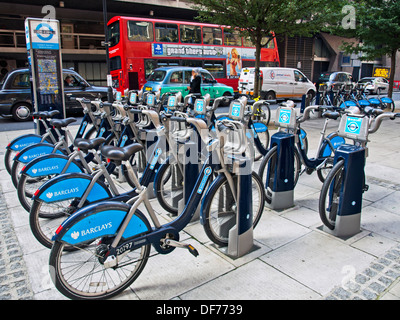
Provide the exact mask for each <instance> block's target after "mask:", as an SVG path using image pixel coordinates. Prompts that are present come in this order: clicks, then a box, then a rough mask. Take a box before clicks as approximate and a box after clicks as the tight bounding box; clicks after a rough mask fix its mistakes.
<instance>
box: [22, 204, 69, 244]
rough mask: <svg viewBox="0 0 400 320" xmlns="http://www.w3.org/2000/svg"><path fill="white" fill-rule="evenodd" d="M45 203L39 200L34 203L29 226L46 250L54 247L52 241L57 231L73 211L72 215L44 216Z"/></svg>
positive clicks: (59, 213)
mask: <svg viewBox="0 0 400 320" xmlns="http://www.w3.org/2000/svg"><path fill="white" fill-rule="evenodd" d="M43 203H45V202H43V201H38V200H34V201H33V202H32V207H31V210H30V213H29V226H30V228H31V231H32V234H33V236H34V237H35V238H36V240H37V241H38V242H39V243H41V244H42V245H43V246H45V247H46V248H49V249H51V247H52V246H53V241H52V240H51V239H52V237H53V235H54V233H55V231H56V230H57V228H58V227H59V226H60V224H61V223H62V222H63V221H64V220H65V219H67V218H68V217H69V216H70V215H71V214H72V213H73V211H72V210H71V212H70V213H67V212H58V213H55V214H53V215H50V214H43V213H41V208H42V205H43ZM71 203H72V201H71ZM65 208H68V206H65ZM66 210H67V209H66Z"/></svg>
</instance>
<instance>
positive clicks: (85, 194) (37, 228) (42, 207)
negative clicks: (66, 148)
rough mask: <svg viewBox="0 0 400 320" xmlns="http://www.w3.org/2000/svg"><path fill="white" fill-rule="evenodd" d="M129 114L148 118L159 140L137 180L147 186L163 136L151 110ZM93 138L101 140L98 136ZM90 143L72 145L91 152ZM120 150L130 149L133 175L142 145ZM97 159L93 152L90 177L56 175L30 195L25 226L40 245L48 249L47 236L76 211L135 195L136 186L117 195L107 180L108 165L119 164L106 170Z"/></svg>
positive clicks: (161, 145) (126, 146) (130, 145)
mask: <svg viewBox="0 0 400 320" xmlns="http://www.w3.org/2000/svg"><path fill="white" fill-rule="evenodd" d="M129 113H131V114H132V115H146V116H147V117H148V118H149V119H152V122H154V123H155V125H156V127H157V128H158V131H157V132H158V134H159V137H160V139H158V140H157V142H156V143H154V147H153V148H152V150H153V151H152V152H151V154H150V157H149V159H148V163H147V166H146V168H145V170H144V171H143V174H142V175H141V178H140V182H141V184H142V185H143V186H146V187H147V186H148V185H149V184H150V183H151V182H152V181H153V179H154V176H155V173H156V171H157V169H158V167H159V162H158V159H159V158H160V156H161V153H160V152H159V150H162V147H163V146H164V145H165V144H164V141H163V139H162V138H163V135H164V134H163V129H162V127H161V125H160V124H159V115H158V113H156V112H155V111H154V110H146V109H143V110H139V109H136V108H132V109H129ZM123 137H124V135H122V136H121V138H122V139H123ZM96 139H101V137H99V138H95V140H96ZM122 141H124V140H122ZM91 144H92V141H91V140H89V141H87V140H78V141H77V142H76V146H77V147H78V148H80V149H94V147H95V146H94V145H91ZM124 148H128V149H129V148H131V149H129V150H131V158H130V159H128V162H129V163H130V167H132V168H134V170H135V173H137V172H138V170H137V167H136V163H134V162H133V161H132V159H135V158H136V155H137V154H139V153H141V152H142V151H143V149H144V147H143V145H142V144H140V143H130V144H127V145H124ZM100 156H101V155H98V154H97V153H96V152H94V157H95V160H96V163H97V165H96V166H95V170H94V171H93V172H92V173H91V174H89V173H79V172H73V173H64V174H60V175H57V176H55V177H53V178H52V179H50V180H49V181H47V182H46V183H44V184H43V185H41V186H40V187H39V188H38V189H37V190H36V192H35V193H34V195H33V197H32V206H31V210H30V214H29V223H30V227H31V230H32V233H33V235H34V236H35V238H36V239H37V240H38V241H39V242H40V243H41V244H43V245H44V246H46V247H48V248H51V246H52V241H51V237H52V235H53V234H54V231H55V230H56V228H57V227H58V226H59V225H60V223H61V222H62V221H64V220H65V219H66V218H67V217H69V216H70V215H71V214H72V213H74V212H75V211H77V210H79V209H80V208H83V207H85V206H87V205H89V204H91V203H95V202H99V201H102V200H106V199H112V200H113V201H123V202H126V201H128V200H129V199H131V198H132V197H133V196H135V195H136V187H135V188H134V189H132V190H130V191H128V192H121V191H120V190H119V189H118V188H117V185H116V184H115V182H114V180H113V179H112V178H111V176H110V173H109V171H110V170H108V167H109V166H110V165H111V164H112V165H113V166H114V167H116V166H120V163H115V161H111V162H110V163H109V164H108V165H107V167H106V165H105V163H104V161H102V159H101V158H100ZM109 159H110V158H109ZM119 162H120V161H119ZM124 167H125V165H124ZM130 176H131V175H130ZM127 180H128V181H132V182H130V184H132V185H134V186H135V184H134V181H133V180H131V179H127Z"/></svg>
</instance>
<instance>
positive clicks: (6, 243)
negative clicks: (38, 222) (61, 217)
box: [0, 186, 33, 300]
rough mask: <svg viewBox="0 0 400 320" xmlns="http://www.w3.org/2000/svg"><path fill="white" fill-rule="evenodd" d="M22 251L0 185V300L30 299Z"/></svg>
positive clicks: (29, 287) (31, 296)
mask: <svg viewBox="0 0 400 320" xmlns="http://www.w3.org/2000/svg"><path fill="white" fill-rule="evenodd" d="M31 299H33V292H32V289H31V286H30V283H29V276H28V272H27V270H26V266H25V261H24V258H23V253H22V250H21V247H20V245H19V242H18V238H17V236H16V234H15V232H14V227H13V223H12V220H11V217H10V215H9V212H8V210H7V204H6V200H5V199H4V196H3V191H2V189H1V186H0V300H31Z"/></svg>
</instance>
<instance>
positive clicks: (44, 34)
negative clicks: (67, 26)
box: [35, 23, 55, 41]
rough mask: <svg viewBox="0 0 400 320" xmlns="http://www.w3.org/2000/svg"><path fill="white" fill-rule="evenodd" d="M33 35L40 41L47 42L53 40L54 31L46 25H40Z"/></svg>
mask: <svg viewBox="0 0 400 320" xmlns="http://www.w3.org/2000/svg"><path fill="white" fill-rule="evenodd" d="M35 33H36V34H37V36H38V38H39V39H40V40H42V41H49V40H51V39H52V38H53V36H54V34H55V31H54V30H53V28H52V27H51V26H50V25H49V24H48V23H40V24H38V26H37V27H36V29H35Z"/></svg>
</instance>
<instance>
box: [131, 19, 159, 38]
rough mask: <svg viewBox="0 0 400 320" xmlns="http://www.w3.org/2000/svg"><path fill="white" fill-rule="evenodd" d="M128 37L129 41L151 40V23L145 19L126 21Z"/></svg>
mask: <svg viewBox="0 0 400 320" xmlns="http://www.w3.org/2000/svg"><path fill="white" fill-rule="evenodd" d="M128 39H129V40H131V41H153V40H154V36H153V24H152V23H151V22H145V21H128Z"/></svg>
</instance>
